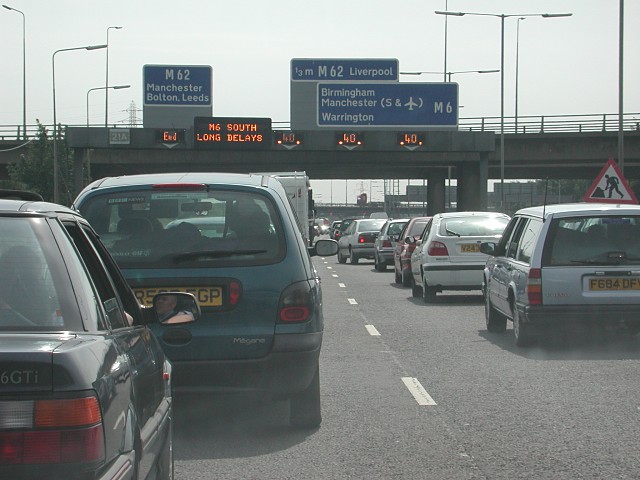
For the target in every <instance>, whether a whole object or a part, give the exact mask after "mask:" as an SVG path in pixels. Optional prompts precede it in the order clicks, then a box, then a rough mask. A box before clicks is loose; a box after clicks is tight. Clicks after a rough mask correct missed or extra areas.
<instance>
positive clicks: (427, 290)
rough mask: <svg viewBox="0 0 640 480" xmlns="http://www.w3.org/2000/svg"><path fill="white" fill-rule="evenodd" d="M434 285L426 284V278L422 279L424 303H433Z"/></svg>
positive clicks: (434, 296) (434, 299)
mask: <svg viewBox="0 0 640 480" xmlns="http://www.w3.org/2000/svg"><path fill="white" fill-rule="evenodd" d="M436 293H437V290H436V287H430V286H428V285H427V282H426V280H423V281H422V300H423V301H424V303H433V302H435V301H436Z"/></svg>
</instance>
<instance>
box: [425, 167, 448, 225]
mask: <svg viewBox="0 0 640 480" xmlns="http://www.w3.org/2000/svg"><path fill="white" fill-rule="evenodd" d="M446 177H447V171H446V170H443V169H430V170H429V171H428V172H427V215H428V216H433V215H435V214H436V213H442V212H444V211H445V208H446V205H445V198H444V197H445V193H444V192H445V188H444V181H445V179H446Z"/></svg>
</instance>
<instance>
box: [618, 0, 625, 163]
mask: <svg viewBox="0 0 640 480" xmlns="http://www.w3.org/2000/svg"><path fill="white" fill-rule="evenodd" d="M619 7H620V16H619V18H618V22H619V26H618V167H620V172H621V173H622V174H624V124H623V116H624V102H623V91H624V89H623V86H624V85H623V78H624V75H623V65H624V55H623V50H624V49H623V44H624V0H620V5H619Z"/></svg>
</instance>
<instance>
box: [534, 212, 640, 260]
mask: <svg viewBox="0 0 640 480" xmlns="http://www.w3.org/2000/svg"><path fill="white" fill-rule="evenodd" d="M626 264H632V265H638V264H640V216H592V217H574V218H562V219H555V220H553V223H552V224H551V226H550V228H549V234H548V236H547V240H546V244H545V249H544V253H543V265H552V266H554V265H565V266H568V265H626Z"/></svg>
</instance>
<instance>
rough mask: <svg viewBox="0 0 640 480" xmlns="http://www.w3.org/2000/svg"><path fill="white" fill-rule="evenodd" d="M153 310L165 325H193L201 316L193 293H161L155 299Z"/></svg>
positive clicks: (159, 320)
mask: <svg viewBox="0 0 640 480" xmlns="http://www.w3.org/2000/svg"><path fill="white" fill-rule="evenodd" d="M153 310H154V312H155V314H156V316H157V319H158V322H160V323H162V324H163V325H175V324H184V323H191V322H195V321H196V320H197V319H199V318H200V316H201V312H200V306H199V305H198V301H197V300H196V297H194V296H193V295H192V294H191V293H183V292H163V293H159V294H157V295H156V296H154V297H153Z"/></svg>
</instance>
